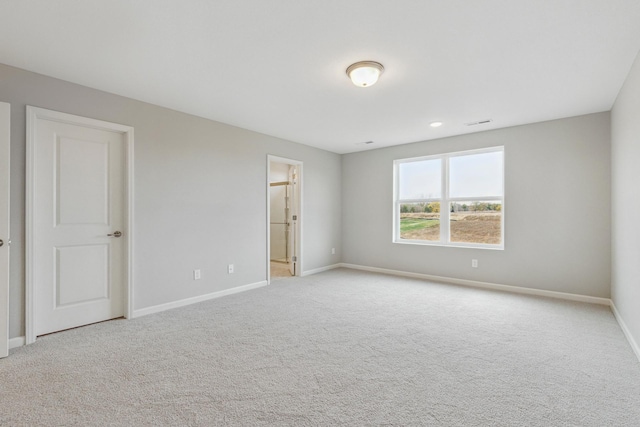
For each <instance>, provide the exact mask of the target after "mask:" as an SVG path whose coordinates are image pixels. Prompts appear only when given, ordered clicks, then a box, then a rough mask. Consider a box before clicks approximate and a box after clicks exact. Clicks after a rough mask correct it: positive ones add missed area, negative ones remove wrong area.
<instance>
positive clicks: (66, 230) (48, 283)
mask: <svg viewBox="0 0 640 427" xmlns="http://www.w3.org/2000/svg"><path fill="white" fill-rule="evenodd" d="M33 150H34V159H35V164H34V169H35V177H34V194H35V198H34V199H35V201H34V209H33V216H34V266H33V274H34V291H35V310H36V316H35V320H36V321H35V334H36V335H42V334H46V333H50V332H55V331H59V330H63V329H68V328H72V327H76V326H82V325H86V324H89V323H94V322H99V321H103V320H108V319H112V318H115V317H121V316H123V314H124V280H125V278H124V249H125V248H124V239H122V238H118V237H114V236H108V235H109V234H113V233H114V232H115V231H125V230H124V225H125V223H124V220H125V215H124V214H125V212H124V209H123V208H124V206H125V201H124V196H125V191H124V190H125V189H124V182H125V177H124V171H125V169H124V161H125V136H124V135H123V134H122V133H118V132H111V131H107V130H103V129H95V128H91V127H86V126H83V125H79V124H70V123H64V122H58V121H54V120H46V119H40V118H38V119H37V121H36V124H35V136H34V145H33Z"/></svg>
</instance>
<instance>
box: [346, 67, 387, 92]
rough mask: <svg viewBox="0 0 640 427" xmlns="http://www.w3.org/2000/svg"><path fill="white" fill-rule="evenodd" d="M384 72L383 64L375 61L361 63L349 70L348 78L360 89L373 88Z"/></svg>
mask: <svg viewBox="0 0 640 427" xmlns="http://www.w3.org/2000/svg"><path fill="white" fill-rule="evenodd" d="M383 72H384V67H383V66H382V64H380V63H379V62H375V61H360V62H356V63H355V64H351V65H349V68H347V76H349V78H350V79H351V81H352V82H353V84H354V85H356V86H358V87H369V86H373V85H374V84H376V82H377V81H378V78H379V77H380V75H381V74H382V73H383Z"/></svg>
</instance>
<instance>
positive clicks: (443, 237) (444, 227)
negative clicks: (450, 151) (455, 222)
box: [440, 156, 449, 243]
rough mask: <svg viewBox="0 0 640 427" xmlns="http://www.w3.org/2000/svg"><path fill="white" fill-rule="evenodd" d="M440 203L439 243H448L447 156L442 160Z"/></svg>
mask: <svg viewBox="0 0 640 427" xmlns="http://www.w3.org/2000/svg"><path fill="white" fill-rule="evenodd" d="M441 169H442V180H441V182H442V201H441V202H440V242H442V243H449V156H444V157H443V158H442V165H441Z"/></svg>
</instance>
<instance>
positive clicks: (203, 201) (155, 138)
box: [0, 65, 341, 337]
mask: <svg viewBox="0 0 640 427" xmlns="http://www.w3.org/2000/svg"><path fill="white" fill-rule="evenodd" d="M0 100H2V101H5V102H9V103H11V115H12V116H11V150H12V153H11V180H12V182H11V233H12V240H13V243H12V247H11V255H12V260H11V288H10V292H11V295H10V336H11V337H17V336H23V335H24V235H25V232H24V200H25V191H24V186H25V106H26V105H32V106H36V107H42V108H48V109H52V110H57V111H62V112H65V113H71V114H77V115H80V116H85V117H91V118H96V119H101V120H106V121H111V122H115V123H121V124H126V125H131V126H133V127H134V128H135V292H134V305H135V306H134V308H135V309H141V308H146V307H150V306H154V305H157V304H162V303H166V302H171V301H175V300H180V299H184V298H189V297H194V296H198V295H203V294H207V293H211V292H215V291H220V290H224V289H229V288H233V287H236V286H240V285H245V284H250V283H255V282H260V281H263V280H266V262H267V261H266V258H267V251H266V232H267V231H266V230H267V229H266V227H267V224H266V197H267V184H266V176H267V170H266V168H267V154H273V155H277V156H282V157H287V158H291V159H296V160H301V161H303V162H304V177H303V182H304V184H303V185H304V206H303V211H304V214H305V217H304V218H303V237H304V242H305V243H304V260H303V262H304V269H305V270H311V269H314V268H319V267H323V266H327V265H331V264H335V263H337V262H340V255H339V252H338V254H336V255H331V248H332V247H336V248H340V241H341V210H340V206H341V205H340V204H341V184H340V182H341V157H340V156H339V155H337V154H334V153H329V152H327V151H322V150H318V149H315V148H311V147H308V146H304V145H300V144H296V143H293V142H288V141H283V140H280V139H277V138H273V137H269V136H266V135H262V134H258V133H255V132H250V131H247V130H243V129H240V128H236V127H232V126H228V125H224V124H222V123H217V122H213V121H210V120H205V119H202V118H198V117H195V116H191V115H188V114H183V113H179V112H176V111H172V110H168V109H165V108H161V107H157V106H154V105H150V104H146V103H142V102H138V101H134V100H131V99H127V98H123V97H120V96H116V95H112V94H108V93H104V92H100V91H97V90H93V89H89V88H86V87H82V86H79V85H75V84H71V83H67V82H64V81H60V80H56V79H53V78H49V77H45V76H41V75H37V74H34V73H30V72H26V71H24V70H19V69H16V68H13V67H8V66H5V65H0ZM230 263H233V264H235V271H236V272H235V274H233V275H228V274H227V272H226V265H227V264H230ZM194 268H200V269H201V270H202V280H200V281H198V282H194V281H193V280H192V270H193V269H194Z"/></svg>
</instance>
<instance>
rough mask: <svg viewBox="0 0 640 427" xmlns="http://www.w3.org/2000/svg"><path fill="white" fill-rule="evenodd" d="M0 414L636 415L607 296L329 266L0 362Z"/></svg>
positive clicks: (261, 417) (348, 419) (324, 421)
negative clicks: (598, 300)
mask: <svg viewBox="0 0 640 427" xmlns="http://www.w3.org/2000/svg"><path fill="white" fill-rule="evenodd" d="M0 424H1V425H8V426H15V425H85V426H86V425H203V426H204V425H249V426H255V425H292V426H293V425H295V426H335V425H398V426H400V425H403V426H404V425H406V426H417V425H427V426H429V425H434V426H437V425H444V426H525V425H526V426H638V425H640V363H638V360H637V359H636V358H635V355H634V354H633V352H632V350H631V348H630V347H629V344H628V343H627V342H626V341H625V338H624V336H623V334H622V332H621V330H620V328H619V327H618V325H617V323H616V321H615V319H614V317H613V315H612V314H611V312H610V311H609V309H608V308H607V307H603V306H597V305H589V304H583V303H571V302H564V301H558V300H553V299H545V298H536V297H529V296H521V295H512V294H507V293H500V292H492V291H484V290H476V289H469V288H463V287H456V286H451V285H443V284H435V283H428V282H424V281H420V280H412V279H405V278H397V277H392V276H385V275H377V274H370V273H363V272H357V271H352V270H344V269H340V270H334V271H329V272H325V273H322V274H317V275H314V276H309V277H304V278H297V277H296V278H292V279H290V280H283V281H277V282H275V283H274V284H272V285H271V286H269V287H265V288H261V289H256V290H253V291H250V292H245V293H242V294H236V295H232V296H228V297H224V298H220V299H217V300H213V301H209V302H204V303H200V304H197V305H193V306H190V307H185V308H181V309H176V310H171V311H167V312H163V313H159V314H156V315H150V316H146V317H142V318H139V319H133V320H129V321H126V320H116V321H112V322H105V323H101V324H96V325H92V326H87V327H84V328H79V329H75V330H70V331H66V332H62V333H58V334H54V335H50V336H46V337H44V338H41V339H39V340H38V341H37V342H36V343H35V344H33V345H31V346H27V347H22V348H19V349H15V350H13V351H12V352H11V355H10V357H9V358H6V359H3V360H0Z"/></svg>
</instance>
